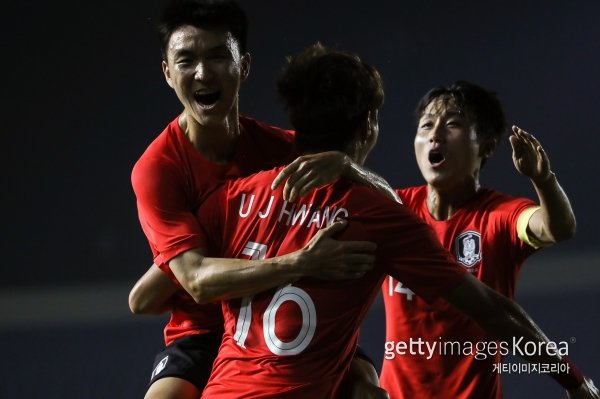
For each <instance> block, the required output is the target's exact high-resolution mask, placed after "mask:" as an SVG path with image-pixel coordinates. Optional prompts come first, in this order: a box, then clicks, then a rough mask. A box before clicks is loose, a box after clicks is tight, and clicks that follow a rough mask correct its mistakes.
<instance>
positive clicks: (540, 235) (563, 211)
mask: <svg viewBox="0 0 600 399" xmlns="http://www.w3.org/2000/svg"><path fill="white" fill-rule="evenodd" d="M512 130H513V135H511V136H510V144H511V146H512V149H513V162H514V164H515V168H516V169H517V170H518V171H519V173H521V174H523V175H525V176H527V177H528V178H529V179H530V180H531V182H532V184H533V187H534V189H535V191H536V193H537V196H538V199H539V203H540V209H539V210H538V211H536V212H535V213H534V214H533V215H532V216H531V218H530V219H529V223H528V226H527V227H528V229H527V230H528V233H530V234H531V235H532V236H533V238H535V240H536V241H538V242H540V243H541V244H542V245H543V244H553V243H556V242H559V241H563V240H567V239H569V238H571V237H573V235H574V234H575V228H576V222H575V215H574V214H573V209H572V208H571V204H570V203H569V198H568V197H567V195H566V194H565V192H564V191H563V189H562V187H561V186H560V184H559V183H558V180H557V179H556V175H555V174H554V173H553V172H552V170H551V169H550V160H549V159H548V155H547V154H546V152H545V151H544V149H543V148H542V146H541V145H540V143H539V142H538V141H537V140H536V138H535V137H533V136H532V135H530V134H529V133H527V132H525V131H523V130H522V129H520V128H518V127H517V126H513V128H512Z"/></svg>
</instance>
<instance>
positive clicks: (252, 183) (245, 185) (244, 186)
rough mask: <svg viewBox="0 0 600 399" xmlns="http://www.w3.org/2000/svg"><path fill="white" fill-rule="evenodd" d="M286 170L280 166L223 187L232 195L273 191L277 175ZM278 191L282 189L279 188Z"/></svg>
mask: <svg viewBox="0 0 600 399" xmlns="http://www.w3.org/2000/svg"><path fill="white" fill-rule="evenodd" d="M283 168H284V166H279V167H276V168H273V169H269V170H263V171H260V172H257V173H254V174H252V175H250V176H246V177H242V178H239V179H233V180H228V181H226V182H225V184H224V185H223V187H224V189H225V190H227V191H228V192H229V193H230V194H231V195H235V193H239V192H247V191H252V192H257V191H269V192H270V191H271V183H272V182H273V180H275V177H276V176H277V174H278V173H279V172H280V171H281V170H282V169H283ZM278 189H281V187H279V188H278Z"/></svg>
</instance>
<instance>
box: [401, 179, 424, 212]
mask: <svg viewBox="0 0 600 399" xmlns="http://www.w3.org/2000/svg"><path fill="white" fill-rule="evenodd" d="M395 191H396V194H398V196H399V197H400V199H401V200H402V204H404V205H405V206H407V207H409V208H411V209H415V208H417V207H418V206H419V204H422V203H423V202H424V201H425V199H426V198H427V186H425V185H421V186H414V187H405V188H398V189H396V190H395Z"/></svg>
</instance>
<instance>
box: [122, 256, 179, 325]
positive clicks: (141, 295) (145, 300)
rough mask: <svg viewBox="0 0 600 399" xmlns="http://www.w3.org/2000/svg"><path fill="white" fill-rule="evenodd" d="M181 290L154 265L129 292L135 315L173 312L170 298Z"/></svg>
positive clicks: (131, 307)
mask: <svg viewBox="0 0 600 399" xmlns="http://www.w3.org/2000/svg"><path fill="white" fill-rule="evenodd" d="M178 289H179V287H178V286H177V285H176V284H175V283H174V282H173V281H171V279H170V278H169V277H168V276H167V275H166V274H165V273H164V272H163V271H161V270H160V269H159V268H158V266H156V265H152V266H150V268H149V269H148V271H147V272H146V273H145V274H144V275H143V276H142V277H141V278H140V279H139V280H138V281H137V282H136V283H135V285H134V286H133V288H132V289H131V291H130V292H129V309H131V312H132V313H135V314H156V315H158V314H162V313H166V312H168V311H170V310H171V304H170V298H171V296H172V295H173V294H174V293H175V292H176V291H177V290H178Z"/></svg>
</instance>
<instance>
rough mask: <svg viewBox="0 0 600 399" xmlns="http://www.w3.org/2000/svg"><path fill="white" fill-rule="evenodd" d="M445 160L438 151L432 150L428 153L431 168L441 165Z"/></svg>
mask: <svg viewBox="0 0 600 399" xmlns="http://www.w3.org/2000/svg"><path fill="white" fill-rule="evenodd" d="M445 159H446V158H445V157H444V154H442V153H441V152H439V151H435V150H432V151H430V152H429V163H430V164H431V165H433V166H437V165H439V164H441V163H442V162H444V160H445Z"/></svg>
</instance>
